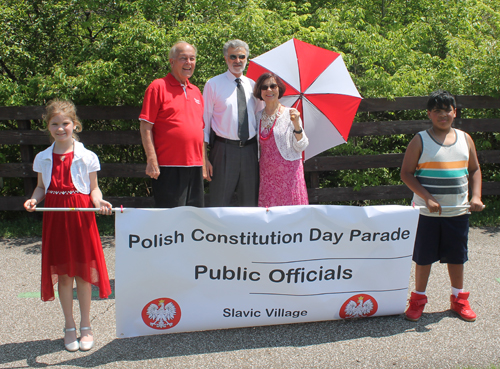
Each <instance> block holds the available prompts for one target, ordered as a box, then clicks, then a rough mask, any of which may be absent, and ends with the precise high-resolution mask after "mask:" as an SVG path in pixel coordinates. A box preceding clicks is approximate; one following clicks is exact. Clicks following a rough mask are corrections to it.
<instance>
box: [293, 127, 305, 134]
mask: <svg viewBox="0 0 500 369" xmlns="http://www.w3.org/2000/svg"><path fill="white" fill-rule="evenodd" d="M302 131H303V129H302V128H301V129H300V131H296V130H293V133H296V134H298V135H300V134H301V133H302Z"/></svg>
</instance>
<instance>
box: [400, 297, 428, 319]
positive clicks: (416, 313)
mask: <svg viewBox="0 0 500 369" xmlns="http://www.w3.org/2000/svg"><path fill="white" fill-rule="evenodd" d="M409 301H410V306H408V309H406V312H405V317H406V319H408V320H411V321H412V322H416V321H417V320H419V319H420V317H421V316H422V312H423V311H424V307H425V304H427V296H425V295H419V294H418V293H415V292H412V293H411V297H410V300H409Z"/></svg>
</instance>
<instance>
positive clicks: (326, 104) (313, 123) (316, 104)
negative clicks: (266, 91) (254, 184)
mask: <svg viewBox="0 0 500 369" xmlns="http://www.w3.org/2000/svg"><path fill="white" fill-rule="evenodd" d="M265 72H272V73H274V74H276V75H278V76H279V77H280V78H281V79H282V80H283V82H284V83H285V85H286V92H285V94H284V95H283V97H282V98H281V100H280V101H281V103H282V104H283V105H285V106H288V107H294V108H296V109H297V110H299V111H300V114H301V117H302V121H303V123H304V129H305V131H306V133H307V137H308V138H309V146H308V147H307V148H306V151H305V160H307V159H309V158H311V157H313V156H315V155H317V154H319V153H321V152H323V151H325V150H328V149H329V148H331V147H334V146H337V145H340V144H342V143H345V142H346V141H347V138H348V136H349V131H350V130H351V125H352V122H353V119H354V116H355V115H356V112H357V111H358V106H359V103H360V102H361V99H362V97H361V96H360V94H359V93H358V90H357V89H356V86H355V85H354V82H353V81H352V79H351V76H350V75H349V72H348V70H347V68H346V66H345V64H344V61H343V59H342V56H341V55H340V54H338V53H336V52H333V51H330V50H326V49H323V48H320V47H317V46H314V45H311V44H308V43H306V42H303V41H299V40H297V39H291V40H289V41H287V42H285V43H284V44H281V45H280V46H278V47H276V48H274V49H272V50H270V51H268V52H266V53H264V54H262V55H260V56H258V57H256V58H254V59H251V60H250V63H249V65H248V71H247V77H248V78H251V79H253V80H254V81H256V80H257V79H258V78H259V77H260V76H261V75H262V74H263V73H265Z"/></svg>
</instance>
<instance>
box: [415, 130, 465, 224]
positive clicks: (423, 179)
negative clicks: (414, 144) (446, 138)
mask: <svg viewBox="0 0 500 369" xmlns="http://www.w3.org/2000/svg"><path fill="white" fill-rule="evenodd" d="M418 134H419V135H420V138H421V139H422V155H421V156H420V159H419V160H418V164H417V169H416V171H415V177H416V178H417V180H418V181H419V182H420V184H421V185H422V186H423V187H425V189H426V190H427V191H429V193H430V194H431V195H432V196H434V198H435V199H436V200H437V201H438V202H439V204H440V205H441V206H456V205H465V204H467V201H468V195H469V172H468V169H467V168H468V167H469V145H468V143H467V138H466V134H465V132H463V131H460V130H458V129H455V136H456V140H455V142H454V143H453V144H451V145H442V144H440V143H439V142H437V141H436V140H434V138H432V136H431V135H430V134H429V132H428V131H422V132H419V133H418ZM413 201H414V202H415V205H417V206H424V208H422V209H420V214H422V215H426V216H439V214H438V213H431V212H429V210H428V209H427V208H426V207H425V201H424V199H422V198H421V197H420V196H418V195H416V194H414V195H413ZM466 213H467V209H466V208H458V209H453V208H451V209H443V211H442V214H441V216H445V217H454V216H459V215H463V214H466Z"/></svg>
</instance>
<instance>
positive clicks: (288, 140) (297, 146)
mask: <svg viewBox="0 0 500 369" xmlns="http://www.w3.org/2000/svg"><path fill="white" fill-rule="evenodd" d="M284 108H285V110H284V111H283V113H282V114H281V115H280V116H279V117H278V119H276V124H275V125H274V128H273V131H274V139H275V141H276V146H277V147H278V150H279V152H280V154H281V156H282V157H283V159H285V160H288V161H294V160H300V159H302V151H304V150H305V148H306V147H307V145H309V140H308V139H307V136H306V132H305V131H304V130H303V129H302V138H301V139H300V141H297V138H296V137H295V134H294V133H293V130H294V127H293V123H292V120H291V119H290V108H287V107H284ZM263 111H264V110H261V111H259V112H258V113H257V114H256V119H257V122H258V129H259V134H260V119H261V117H262V112H263ZM299 124H300V127H302V119H300V117H299ZM257 142H260V140H257ZM259 157H260V146H259Z"/></svg>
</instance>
